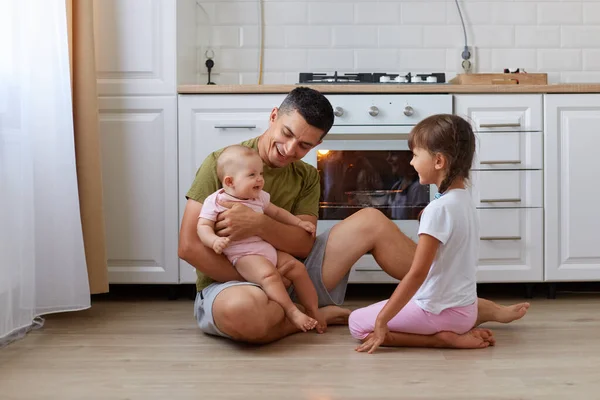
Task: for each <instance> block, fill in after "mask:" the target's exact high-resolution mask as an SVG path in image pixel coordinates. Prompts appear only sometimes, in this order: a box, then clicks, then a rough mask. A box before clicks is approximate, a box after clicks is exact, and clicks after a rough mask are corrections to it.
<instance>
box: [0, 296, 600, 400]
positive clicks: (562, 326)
mask: <svg viewBox="0 0 600 400" xmlns="http://www.w3.org/2000/svg"><path fill="white" fill-rule="evenodd" d="M375 300H377V299H373V300H372V301H375ZM513 301H515V302H520V301H523V299H512V300H503V301H502V303H504V304H508V303H511V302H513ZM531 303H532V306H531V309H530V312H529V313H528V315H527V316H526V317H525V318H524V319H523V320H521V321H518V322H516V323H513V324H510V325H501V324H487V325H486V326H487V327H488V328H490V329H492V330H494V332H495V335H496V337H497V346H496V347H494V348H488V349H483V350H436V349H380V350H378V351H377V353H376V354H374V355H367V354H360V353H356V352H355V351H354V350H353V349H354V347H355V346H356V343H357V342H356V341H354V340H353V339H352V338H351V337H350V335H349V333H348V330H347V327H330V329H329V331H328V332H327V333H326V334H324V335H317V334H316V333H306V334H298V335H294V336H291V337H289V338H286V339H284V340H282V341H279V342H277V343H275V344H272V345H268V346H249V345H243V344H236V343H232V342H230V341H227V340H223V339H220V338H214V337H209V336H206V335H204V334H202V333H201V332H200V331H199V330H198V329H197V328H196V325H195V321H194V318H193V315H192V305H193V303H192V302H191V301H189V300H178V301H161V300H140V301H128V300H121V301H113V300H101V301H96V302H95V303H94V305H93V307H92V308H91V309H90V310H86V311H81V312H77V313H70V314H58V315H51V316H49V317H48V318H47V320H46V324H45V326H44V328H43V329H41V330H38V331H33V332H31V333H29V334H28V335H27V337H26V338H25V339H23V340H20V341H18V342H16V343H13V344H11V345H9V346H7V347H5V348H3V349H0V399H2V400H8V399H19V400H20V399H36V400H37V399H144V400H147V399H166V398H174V399H239V398H242V399H284V400H292V399H315V400H317V399H318V400H330V399H331V400H332V399H351V400H353V399H367V398H368V399H399V398H401V399H437V398H444V399H457V400H458V399H461V400H462V399H491V400H494V399H498V400H500V399H502V400H504V399H544V400H547V399H569V400H575V399H577V400H578V399H596V398H600V394H597V391H598V390H599V389H600V344H599V342H598V337H599V335H600V313H599V312H598V311H599V309H600V295H597V294H585V295H577V294H569V295H563V296H560V298H559V299H556V300H547V299H534V300H533V301H531ZM364 304H366V303H365V302H364V301H354V302H353V301H349V302H348V305H349V307H350V308H356V307H358V306H361V305H364Z"/></svg>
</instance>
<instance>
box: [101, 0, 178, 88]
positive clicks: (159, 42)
mask: <svg viewBox="0 0 600 400" xmlns="http://www.w3.org/2000/svg"><path fill="white" fill-rule="evenodd" d="M176 14H177V13H176V0H144V1H140V0H94V39H95V47H96V48H95V57H96V74H97V82H98V94H99V95H100V96H116V95H171V96H174V95H175V94H176V90H177V89H176V81H177V80H176V72H175V71H176V65H177V54H176Z"/></svg>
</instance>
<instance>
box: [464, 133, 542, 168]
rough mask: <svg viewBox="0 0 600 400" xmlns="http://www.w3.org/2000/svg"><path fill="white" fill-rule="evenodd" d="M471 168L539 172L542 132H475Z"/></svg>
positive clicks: (540, 166)
mask: <svg viewBox="0 0 600 400" xmlns="http://www.w3.org/2000/svg"><path fill="white" fill-rule="evenodd" d="M475 136H476V152H475V157H474V159H473V169H542V165H543V142H542V140H543V139H542V132H478V133H476V134H475Z"/></svg>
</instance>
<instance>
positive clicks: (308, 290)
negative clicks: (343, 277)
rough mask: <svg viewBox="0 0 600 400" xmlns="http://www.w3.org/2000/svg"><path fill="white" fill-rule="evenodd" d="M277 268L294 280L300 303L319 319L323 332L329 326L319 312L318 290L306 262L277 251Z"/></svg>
mask: <svg viewBox="0 0 600 400" xmlns="http://www.w3.org/2000/svg"><path fill="white" fill-rule="evenodd" d="M277 270H278V271H279V273H280V274H281V275H282V276H284V277H286V278H287V279H289V280H290V281H291V282H292V284H293V285H294V289H295V291H296V293H297V294H298V299H299V300H300V304H302V305H303V306H304V308H305V309H306V313H307V314H308V315H309V316H311V317H313V318H315V319H317V321H318V325H317V331H318V332H319V333H323V332H324V331H325V329H326V328H327V323H326V322H325V319H324V317H323V316H322V315H321V313H320V312H319V299H318V297H317V291H316V290H315V286H314V285H313V283H312V281H311V280H310V277H309V276H308V272H307V271H306V267H305V266H304V264H302V263H301V262H300V261H298V260H297V259H296V258H294V257H293V256H291V255H290V254H288V253H284V252H281V251H277Z"/></svg>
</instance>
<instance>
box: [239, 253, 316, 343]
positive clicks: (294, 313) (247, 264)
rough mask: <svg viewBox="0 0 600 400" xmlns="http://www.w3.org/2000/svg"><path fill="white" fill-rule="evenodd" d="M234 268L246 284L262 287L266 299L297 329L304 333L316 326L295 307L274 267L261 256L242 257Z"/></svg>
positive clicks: (314, 322)
mask: <svg viewBox="0 0 600 400" xmlns="http://www.w3.org/2000/svg"><path fill="white" fill-rule="evenodd" d="M235 268H236V269H237V270H238V272H239V273H240V275H242V276H243V277H244V279H246V280H247V281H248V282H253V283H256V284H258V285H260V286H261V287H262V289H263V290H264V291H265V293H266V294H267V297H268V298H269V299H271V300H273V301H275V302H276V303H278V304H279V305H280V306H281V307H283V310H284V311H285V314H286V316H287V317H288V318H289V319H290V320H291V321H292V322H293V323H294V325H296V326H297V327H298V328H299V329H301V330H302V331H304V332H306V331H307V330H310V329H313V328H314V327H315V326H316V325H317V321H316V320H314V319H313V318H311V317H309V316H308V315H306V314H304V313H303V312H302V311H300V310H299V309H298V307H296V305H295V304H294V303H293V302H292V299H290V296H289V295H288V293H287V291H286V289H285V286H284V285H283V282H282V280H281V276H280V275H279V272H278V271H277V269H276V268H275V266H274V265H273V264H272V263H271V262H270V261H269V260H267V259H266V258H265V257H263V256H258V255H256V256H255V255H252V256H244V257H242V258H240V259H239V260H238V261H237V262H236V263H235Z"/></svg>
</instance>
